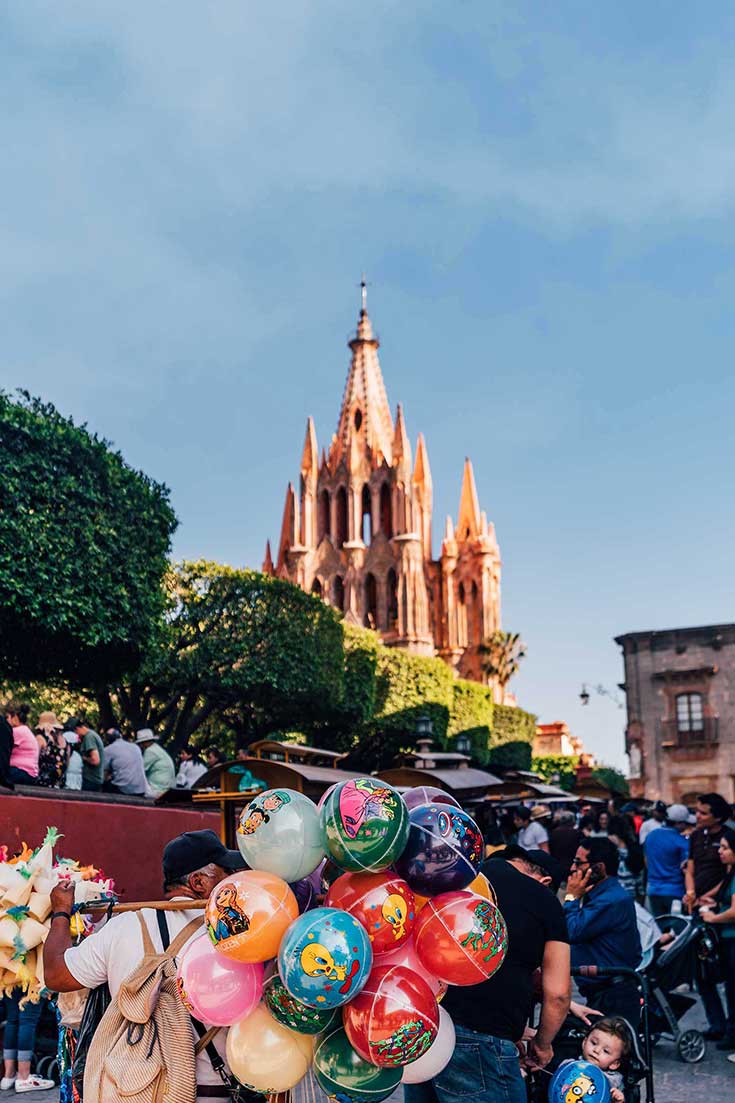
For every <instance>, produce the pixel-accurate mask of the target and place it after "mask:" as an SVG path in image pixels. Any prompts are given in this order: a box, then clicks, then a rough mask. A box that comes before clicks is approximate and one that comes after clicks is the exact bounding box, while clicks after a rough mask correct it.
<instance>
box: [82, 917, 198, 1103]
mask: <svg viewBox="0 0 735 1103" xmlns="http://www.w3.org/2000/svg"><path fill="white" fill-rule="evenodd" d="M138 920H139V922H140V929H141V933H142V935H143V960H142V961H141V963H140V965H138V966H137V968H135V969H134V970H133V972H132V973H131V974H130V976H128V977H126V978H125V980H124V981H123V983H122V985H121V986H120V991H119V992H118V994H117V997H116V999H114V1000H113V1001H112V1003H111V1004H110V1006H109V1007H108V1008H107V1011H106V1012H105V1014H104V1015H103V1016H102V1019H101V1020H100V1024H99V1026H98V1027H97V1030H96V1032H95V1035H94V1038H93V1040H92V1043H91V1045H90V1047H89V1053H88V1055H87V1067H86V1069H85V1071H84V1099H85V1103H119V1101H120V1100H126V1101H127V1103H196V1093H197V1086H196V1069H195V1066H196V1052H195V1047H194V1035H193V1033H192V1027H191V1016H190V1015H189V1012H188V1011H187V1010H186V1008H185V1007H184V1004H183V1003H182V1001H181V998H180V996H179V993H178V990H177V987H176V962H175V960H174V959H175V957H176V954H177V953H178V952H179V950H181V948H182V947H183V946H184V945H185V943H186V942H187V941H188V939H190V938H191V936H192V935H193V934H195V933H196V931H197V930H200V929H201V925H202V924H201V920H197V919H195V920H193V921H192V922H191V923H189V924H188V925H187V926H186V927H184V929H183V930H182V931H180V932H179V934H178V935H177V936H176V938H175V939H174V940H173V942H172V943H171V945H170V946H169V947H168V949H166V950H164V952H163V953H158V952H157V951H156V950H155V948H154V946H153V942H152V941H151V936H150V933H149V931H148V926H147V924H146V922H145V919H144V918H143V914H142V913H141V912H138ZM198 1048H199V1047H197V1050H198Z"/></svg>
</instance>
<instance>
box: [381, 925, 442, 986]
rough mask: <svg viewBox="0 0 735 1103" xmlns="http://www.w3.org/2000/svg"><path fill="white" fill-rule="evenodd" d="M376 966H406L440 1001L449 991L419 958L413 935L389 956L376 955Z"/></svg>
mask: <svg viewBox="0 0 735 1103" xmlns="http://www.w3.org/2000/svg"><path fill="white" fill-rule="evenodd" d="M375 965H376V966H380V967H381V968H382V967H383V966H384V965H405V967H406V968H407V969H410V970H411V972H412V973H416V974H418V976H420V977H421V978H422V979H423V980H425V981H426V983H427V984H428V986H429V988H430V989H431V991H432V992H433V993H434V995H435V996H436V998H437V999H438V1000H440V999H441V998H442V996H443V995H444V993H445V992H446V990H447V985H446V984H445V983H444V981H442V980H439V978H438V977H435V976H434V974H433V973H430V972H429V970H428V969H427V968H426V966H425V965H423V964H422V963H421V961H420V960H419V956H418V954H417V953H416V948H415V946H414V944H413V935H411V936H410V938H409V939H408V940H407V941H406V942H404V943H402V945H400V946H397V947H396V949H395V950H389V951H388V953H387V954H376V955H375Z"/></svg>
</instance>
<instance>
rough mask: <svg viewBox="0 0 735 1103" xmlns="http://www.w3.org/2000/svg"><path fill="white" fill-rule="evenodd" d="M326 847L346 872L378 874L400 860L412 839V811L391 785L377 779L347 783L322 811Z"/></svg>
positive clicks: (326, 803) (341, 786) (337, 787)
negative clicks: (409, 840)
mask: <svg viewBox="0 0 735 1103" xmlns="http://www.w3.org/2000/svg"><path fill="white" fill-rule="evenodd" d="M321 827H322V839H323V843H324V848H325V850H326V851H327V853H328V854H329V855H331V857H332V858H333V859H334V861H335V862H336V863H337V865H338V866H340V867H341V868H342V869H346V870H349V871H350V872H351V873H358V872H361V871H364V870H368V871H370V872H372V873H377V872H379V871H380V870H382V869H387V868H388V866H390V865H392V864H393V862H395V860H396V858H398V857H400V855H401V854H402V853H403V849H404V847H405V845H406V841H407V839H408V829H409V821H408V809H407V808H406V805H405V804H404V801H403V798H402V797H401V795H400V793H399V792H397V790H396V789H394V788H393V787H392V786H391V785H388V784H387V783H386V782H385V781H380V779H379V778H374V777H358V778H353V779H350V781H343V782H342V783H341V785H337V786H336V788H334V789H333V790H332V792H331V793H330V794H329V796H328V797H327V799H326V801H325V802H324V804H323V806H322V811H321Z"/></svg>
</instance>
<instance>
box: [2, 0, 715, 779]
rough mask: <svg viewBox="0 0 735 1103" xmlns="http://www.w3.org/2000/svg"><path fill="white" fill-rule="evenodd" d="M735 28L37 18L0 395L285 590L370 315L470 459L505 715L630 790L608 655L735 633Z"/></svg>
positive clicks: (44, 8) (223, 15)
mask: <svg viewBox="0 0 735 1103" xmlns="http://www.w3.org/2000/svg"><path fill="white" fill-rule="evenodd" d="M734 39H735V9H733V8H732V6H731V5H727V4H724V3H722V2H714V3H712V4H708V5H700V6H699V7H695V8H692V7H691V6H686V5H677V4H671V3H669V2H659V0H647V2H646V3H645V4H640V3H637V2H629V0H619V2H618V3H616V4H614V5H613V4H604V5H603V4H599V5H598V4H594V5H591V4H589V3H585V2H582V0H580V2H570V0H557V2H556V3H554V4H553V5H538V4H537V3H534V2H531V0H529V2H524V0H515V2H512V3H511V2H508V3H495V2H493V0H457V2H456V3H453V4H447V5H437V4H430V3H416V2H411V0H405V2H404V3H402V4H400V5H399V4H396V3H388V2H386V0H373V2H372V3H371V4H369V5H368V4H365V5H354V4H351V5H347V4H345V3H344V2H342V3H338V2H337V0H321V2H319V3H314V2H305V0H301V2H299V3H296V2H290V0H284V2H283V3H281V4H278V5H275V4H270V5H266V4H255V3H252V2H246V0H217V2H216V3H215V2H210V3H207V2H203V0H198V2H191V0H176V2H175V3H173V2H168V0H159V2H158V3H156V4H153V5H142V4H141V5H126V6H117V7H115V6H113V5H99V4H97V3H92V2H85V0H76V2H73V3H70V4H66V5H63V8H60V7H59V5H58V4H56V3H50V2H35V0H24V2H23V3H15V4H7V5H3V7H2V10H1V11H0V95H1V96H2V102H3V104H4V110H3V112H2V116H1V117H0V141H1V142H2V149H3V172H2V184H1V185H0V187H1V188H2V195H3V200H4V202H3V204H2V213H0V321H1V325H0V334H1V335H2V336H1V337H0V386H2V387H3V388H5V389H7V390H12V389H13V388H15V387H23V388H26V389H28V390H29V391H31V392H32V393H34V394H38V395H40V396H42V397H43V398H44V399H46V400H49V401H52V402H53V403H54V404H55V405H56V406H57V407H58V408H59V409H60V410H62V411H63V412H64V413H66V414H69V415H71V416H73V417H74V419H75V420H77V421H79V422H87V423H88V424H89V426H90V427H91V428H93V429H94V430H95V431H96V432H98V433H99V434H100V435H102V436H104V437H105V438H107V439H108V440H111V441H112V442H114V444H115V445H116V446H117V447H118V448H120V450H121V451H122V452H123V454H124V455H125V457H126V459H127V460H128V461H129V462H130V463H131V464H132V465H133V466H135V467H139V468H141V469H143V470H145V471H146V472H147V473H148V474H149V475H151V476H152V477H154V478H155V479H157V480H159V481H161V482H164V483H166V484H167V485H168V486H169V487H170V489H171V495H172V501H173V504H174V507H175V510H176V512H177V515H178V517H179V519H180V526H179V529H178V532H177V534H176V538H175V545H174V553H175V555H176V556H177V557H187V558H196V557H200V556H204V557H207V558H211V559H217V560H220V561H223V562H228V563H231V564H235V565H249V566H255V567H257V566H260V564H261V562H262V558H263V550H264V545H265V540H266V538H267V537H268V536H270V537H271V538H272V539H275V540H277V537H278V530H279V525H280V518H281V513H282V508H283V499H284V493H285V487H286V484H287V483H288V481H289V480H291V479H294V480H295V479H296V477H297V475H298V465H299V459H300V455H301V447H302V443H303V437H304V430H305V422H306V417H307V415H308V414H312V415H313V416H314V418H315V421H316V427H317V435H318V439H319V444H320V446H321V445H322V444H328V442H329V438H330V437H331V434H332V433H333V432H334V430H335V428H336V424H337V417H338V413H339V404H340V398H341V394H342V389H343V386H344V380H345V376H346V372H347V369H348V366H349V350H348V349H347V347H346V341H347V339H348V337H349V335H350V333H351V332H352V331H353V330H354V327H355V323H356V320H357V313H358V309H359V291H358V287H357V285H358V283H359V280H360V275H361V273H362V272H363V271H364V272H366V274H367V278H368V281H369V283H370V287H369V289H368V295H369V298H368V307H369V311H370V315H371V318H372V320H373V324H374V326H375V328H376V329H377V331H378V332H379V335H380V338H381V353H380V355H381V363H382V368H383V374H384V378H385V382H386V387H387V390H388V396H389V399H390V401H391V403H392V405H393V406H395V404H396V403H397V402H401V403H402V404H403V407H404V412H405V415H406V420H407V425H408V430H409V434H410V436H411V438H412V440H413V441H414V443H415V439H416V436H417V434H418V432H419V431H423V433H424V435H425V437H426V441H427V445H428V450H429V458H430V462H431V467H432V473H433V478H434V508H435V514H434V547H435V552H438V550H439V545H440V540H441V534H442V531H443V518H444V517H445V516H446V515H447V514H448V513H452V514H453V515H454V516H455V517H456V511H457V506H458V502H459V491H460V482H461V475H462V465H463V460H464V456H465V455H469V456H471V458H472V460H473V463H474V469H475V475H476V480H477V485H478V491H479V496H480V503H481V506H482V508H483V509H485V510H486V511H487V513H488V517H489V518H490V519H492V520H493V521H494V523H495V526H496V532H497V535H498V540H499V543H500V548H501V553H502V557H503V564H504V565H503V621H504V626H505V627H506V628H508V629H511V630H514V631H519V632H520V633H521V634H522V637H523V639H524V641H525V643H526V645H527V651H528V655H527V658H526V659H525V661H524V664H523V670H522V673H521V674H520V675H519V677H518V678H517V679H516V681H515V683H514V688H515V690H516V693H517V695H518V698H519V701H520V703H521V705H523V706H524V707H525V708H527V709H529V710H530V711H532V712H535V713H537V714H538V715H539V717H540V719H541V720H542V721H550V720H566V721H567V722H568V723H569V725H570V727H571V728H572V730H573V731H574V732H575V733H576V734H578V735H580V736H582V738H583V739H584V741H585V744H586V746H587V748H588V749H590V750H592V751H594V752H595V753H596V754H597V755H598V757H599V758H601V759H602V760H604V761H606V762H609V763H612V764H617V765H623V764H624V762H625V756H624V752H623V730H624V723H625V719H624V718H625V714H624V712H623V711H622V710H620V709H619V708H617V707H616V704H615V702H614V701H613V700H611V699H610V698H609V697H607V696H602V695H598V694H596V693H594V692H593V694H592V697H591V700H590V703H589V705H588V706H587V707H586V708H583V707H582V705H581V704H580V701H579V696H578V695H579V692H580V689H581V685H582V683H583V682H586V683H588V684H589V685H590V686H596V685H601V686H603V687H605V688H606V689H608V690H609V691H610V692H611V693H612V692H615V691H616V685H617V683H618V682H619V681H621V680H622V677H623V671H622V661H621V656H620V652H619V649H618V648H617V647H616V645H615V644H614V642H613V637H614V636H615V635H618V634H620V633H624V632H628V631H636V630H643V629H652V628H663V627H674V626H684V625H697V624H707V623H717V622H724V621H729V620H732V619H733V608H732V607H733V590H734V588H735V584H734V582H733V570H732V546H733V539H734V538H735V520H734V519H733V510H732V489H731V488H732V474H731V472H732V467H733V451H734V445H733V433H732V427H731V426H732V412H733V404H734V400H735V382H734V381H733V370H732V345H733V337H734V336H735V312H734V311H733V308H732V304H733V301H735V268H734V266H733V263H732V257H733V246H734V245H735V223H734V221H733V215H734V214H735V141H734V140H733V138H734V137H735V73H734V71H733V67H732V51H733V40H734Z"/></svg>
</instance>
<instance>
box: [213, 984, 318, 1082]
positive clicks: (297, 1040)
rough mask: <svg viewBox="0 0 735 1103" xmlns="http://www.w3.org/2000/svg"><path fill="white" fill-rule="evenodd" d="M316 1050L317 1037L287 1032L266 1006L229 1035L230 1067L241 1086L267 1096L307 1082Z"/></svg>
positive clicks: (260, 1008) (236, 1025) (231, 1028)
mask: <svg viewBox="0 0 735 1103" xmlns="http://www.w3.org/2000/svg"><path fill="white" fill-rule="evenodd" d="M313 1051H314V1039H313V1038H310V1037H308V1036H307V1035H305V1034H295V1033H294V1032H293V1030H287V1028H286V1027H285V1026H281V1024H280V1023H278V1022H276V1020H275V1019H274V1018H273V1017H272V1016H271V1015H269V1014H268V1012H267V1011H266V1009H265V1008H264V1007H263V1006H262V1005H261V1006H260V1007H256V1008H255V1010H254V1011H253V1012H252V1014H251V1015H248V1017H247V1018H246V1019H241V1020H240V1021H239V1022H237V1023H235V1025H234V1026H232V1027H230V1029H229V1031H228V1032H227V1064H228V1065H229V1066H230V1068H231V1070H232V1072H233V1073H234V1075H235V1076H236V1077H237V1079H238V1080H239V1081H240V1083H241V1084H243V1085H244V1086H245V1087H247V1088H251V1089H252V1090H253V1091H256V1092H263V1093H264V1094H266V1095H270V1094H275V1093H276V1092H285V1091H289V1089H290V1088H293V1087H295V1086H296V1084H298V1083H299V1081H300V1080H303V1079H304V1077H305V1076H306V1074H307V1072H308V1071H309V1067H310V1065H311V1062H312V1057H313Z"/></svg>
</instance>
